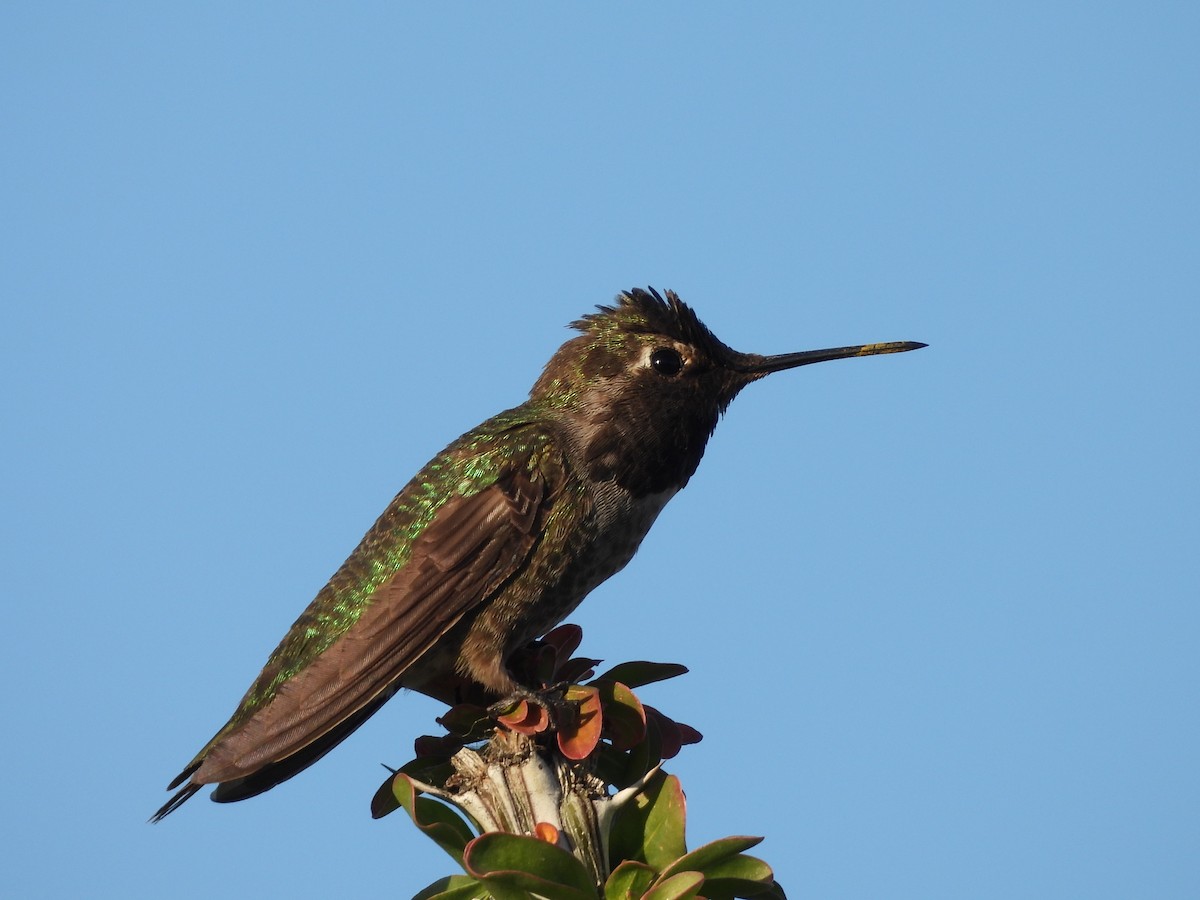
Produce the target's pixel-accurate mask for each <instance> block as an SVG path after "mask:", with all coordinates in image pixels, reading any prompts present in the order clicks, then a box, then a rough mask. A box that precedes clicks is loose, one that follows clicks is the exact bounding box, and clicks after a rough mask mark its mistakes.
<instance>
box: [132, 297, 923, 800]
mask: <svg viewBox="0 0 1200 900" xmlns="http://www.w3.org/2000/svg"><path fill="white" fill-rule="evenodd" d="M596 309H597V311H596V312H594V313H590V314H587V315H584V316H583V317H582V318H580V319H579V320H577V321H575V322H573V323H572V327H573V328H575V329H576V330H578V331H579V332H580V334H579V335H578V336H576V337H573V338H572V339H571V340H568V341H567V342H566V343H565V344H563V345H562V347H560V348H559V349H558V351H557V352H556V353H555V354H554V356H553V357H551V359H550V361H549V362H548V363H547V364H546V366H545V369H544V370H543V372H542V374H541V376H540V377H539V378H538V380H537V382H536V383H535V384H534V386H533V389H532V390H531V391H530V394H529V399H528V400H526V401H525V402H524V403H522V404H521V405H519V406H516V407H513V408H512V409H509V410H506V411H504V412H502V413H500V414H499V415H496V416H494V417H492V418H490V419H488V420H487V421H485V422H484V423H483V424H481V425H479V426H478V427H477V428H474V429H473V430H471V431H468V432H467V433H466V434H464V435H463V436H462V437H460V438H458V440H456V441H454V442H453V443H452V444H450V445H449V446H448V447H446V449H445V450H443V451H442V452H441V453H439V454H438V455H437V456H435V457H434V458H433V459H432V460H431V461H430V462H429V463H428V464H427V465H426V466H425V467H424V468H423V469H422V470H421V471H420V472H418V473H417V475H416V476H415V477H414V478H413V479H412V480H411V481H410V482H409V483H408V484H407V485H406V486H405V487H404V488H403V490H401V491H400V493H399V494H397V495H396V497H395V498H394V499H393V500H392V502H391V503H390V504H389V505H388V507H387V509H385V510H384V511H383V514H382V515H381V516H380V517H379V519H378V521H376V522H375V524H374V525H373V526H372V527H371V529H370V530H369V531H368V532H367V533H366V535H365V536H364V537H363V539H362V541H361V543H359V545H358V546H357V547H356V548H355V550H354V551H353V552H352V553H351V554H350V557H349V558H348V559H347V560H346V561H345V563H343V564H342V566H341V568H339V569H338V570H337V571H336V572H335V573H334V575H333V577H332V578H330V580H329V582H328V583H327V584H326V585H325V586H324V587H323V588H322V589H321V590H320V592H319V593H318V594H317V596H316V598H315V599H314V600H313V601H312V603H311V604H309V606H308V608H307V609H306V610H305V611H304V612H303V613H301V615H300V617H299V618H298V619H297V620H296V622H295V623H294V624H293V625H292V627H291V629H290V630H289V631H288V632H287V634H286V635H285V636H284V638H283V640H282V641H281V642H280V644H279V646H278V647H277V648H276V649H275V651H274V652H273V653H272V654H271V655H270V657H269V658H268V659H267V662H266V665H265V667H264V668H263V670H262V672H261V674H259V676H258V678H257V679H255V681H254V683H253V684H252V685H251V686H250V689H249V690H248V691H247V692H246V695H245V696H244V697H243V698H242V700H241V702H240V703H239V704H238V706H237V709H236V710H235V711H234V713H233V715H232V716H231V717H230V719H229V721H228V722H227V723H226V724H225V725H224V726H223V727H222V728H221V729H220V731H218V732H217V733H216V734H215V735H214V736H213V738H212V740H210V741H209V742H208V743H207V744H205V745H204V747H203V748H202V749H201V750H200V752H199V753H197V754H196V756H195V757H194V758H193V759H192V761H191V762H189V763H188V764H187V766H186V767H185V768H184V769H183V771H182V772H180V773H179V775H178V776H177V777H176V778H175V779H174V781H172V782H171V784H170V785H169V786H168V788H167V789H168V790H176V789H178V790H177V793H175V794H174V795H173V796H172V797H171V799H170V800H168V801H167V802H166V803H165V804H164V805H163V806H162V808H160V809H159V810H158V812H156V813H155V814H154V816H153V818H152V821H159V820H161V819H162V818H163V817H165V816H167V815H168V814H170V813H171V812H173V811H174V810H176V809H178V808H179V806H180V805H182V804H183V803H184V802H185V801H186V800H188V799H189V798H190V797H191V796H192V795H194V794H195V793H196V792H197V791H199V790H200V789H201V788H202V787H203V786H204V785H208V784H212V785H215V786H216V787H215V790H214V791H213V792H212V799H213V800H215V801H218V802H230V801H235V800H243V799H245V798H247V797H252V796H255V795H257V794H260V793H262V792H264V791H266V790H269V789H270V788H272V787H274V786H275V785H277V784H279V783H280V782H282V781H285V780H287V779H289V778H291V777H292V776H293V775H295V774H297V773H298V772H300V771H301V770H303V769H305V768H307V767H308V766H310V765H312V764H313V763H314V762H316V761H317V760H318V759H320V758H321V757H322V756H324V755H325V754H326V753H328V752H329V751H330V750H331V749H333V748H334V747H335V746H336V745H337V744H339V743H341V741H343V740H345V738H346V737H347V736H348V735H350V733H351V732H353V731H354V730H355V729H356V728H358V727H359V726H360V725H362V724H363V722H365V721H366V720H367V719H368V718H369V717H370V716H371V715H373V714H374V713H375V712H376V711H377V710H378V709H379V708H380V707H381V706H382V705H383V704H384V703H385V702H386V701H387V700H388V699H390V698H391V697H392V696H393V695H394V694H395V693H396V692H397V691H399V690H400V689H401V688H407V689H410V690H415V691H419V692H422V693H425V694H427V695H429V696H431V697H434V698H435V699H438V700H441V701H443V702H446V703H450V704H453V703H455V702H461V698H462V697H463V696H464V694H467V693H471V692H474V694H475V695H481V696H486V697H489V698H491V699H493V700H494V699H496V698H508V697H513V696H521V695H526V696H527V695H528V688H527V687H526V686H524V685H521V684H519V683H518V682H517V680H516V679H515V678H514V677H513V675H512V674H511V673H510V671H509V670H508V668H507V665H506V660H507V658H508V656H509V655H510V654H511V653H512V652H513V651H515V650H517V649H519V648H521V647H523V646H525V645H526V644H527V643H528V642H529V641H531V640H533V639H534V638H536V637H538V636H539V635H541V634H544V633H545V632H547V631H549V630H550V629H551V628H553V627H554V626H556V625H557V624H559V623H560V622H562V620H563V619H564V618H565V617H566V616H568V615H569V614H570V613H571V612H572V611H573V610H574V609H575V608H576V607H577V606H578V605H579V603H580V602H581V601H582V600H583V598H584V597H585V596H586V595H587V594H588V593H589V592H590V591H591V590H592V589H593V588H595V587H596V586H597V585H598V584H600V583H601V582H602V581H604V580H606V579H607V578H609V577H610V576H611V575H613V574H615V573H616V572H618V571H620V570H621V569H622V568H623V567H624V566H625V565H626V563H628V562H629V560H630V559H631V558H632V557H633V555H634V553H635V552H636V551H637V549H638V545H639V544H640V543H641V541H642V538H643V537H645V535H646V532H647V531H648V530H649V528H650V526H651V525H652V524H653V523H654V520H655V518H656V517H657V516H658V514H659V512H660V511H661V510H662V508H663V506H664V505H665V504H666V503H667V501H669V500H670V499H671V498H672V497H673V496H674V495H675V494H676V493H678V492H679V491H680V490H681V489H682V488H683V487H684V486H685V485H687V483H688V481H689V480H690V479H691V477H692V475H693V473H694V472H695V471H696V467H697V466H698V465H699V463H700V458H701V456H702V455H703V454H704V448H705V445H706V444H707V442H708V439H709V437H710V436H711V435H712V433H713V430H714V429H715V428H716V425H717V420H718V419H719V418H720V416H721V414H722V413H723V412H724V411H725V409H726V407H727V406H728V405H729V403H730V401H732V400H733V398H734V397H735V396H736V395H737V394H738V392H739V391H741V390H742V388H744V387H746V385H748V384H750V383H751V382H753V381H758V380H759V379H761V378H763V377H765V376H766V375H769V374H771V373H772V372H779V371H782V370H784V369H792V368H796V367H797V366H805V365H810V364H812V363H818V362H825V361H827V360H833V359H843V358H846V357H855V356H872V355H875V354H881V353H901V352H904V351H907V350H916V349H919V348H921V347H924V346H926V345H925V344H922V343H917V342H914V341H902V342H893V343H883V344H862V345H858V346H851V347H837V348H832V349H827V350H810V351H806V352H801V353H785V354H781V355H777V356H760V355H758V354H754V353H739V352H737V351H735V350H733V349H731V348H730V347H728V346H726V345H725V344H724V343H722V342H721V341H720V340H718V339H717V337H716V336H715V335H714V334H713V333H712V332H711V331H710V330H709V329H708V328H707V327H705V325H704V324H703V323H702V322H701V321H700V319H699V318H697V316H696V314H695V312H693V311H692V309H691V307H689V306H688V305H687V304H685V303H684V302H683V301H682V300H680V299H679V296H678V295H677V294H676V293H675V292H673V291H667V292H666V296H665V298H664V297H663V296H662V295H660V294H659V293H658V292H657V291H655V290H654V289H653V288H650V289H648V290H642V289H640V288H637V289H634V290H630V291H626V292H623V293H621V294H620V295H619V296H618V297H617V298H616V300H615V302H614V303H613V304H612V305H603V306H598V307H597V308H596Z"/></svg>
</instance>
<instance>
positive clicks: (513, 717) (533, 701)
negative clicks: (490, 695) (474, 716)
mask: <svg viewBox="0 0 1200 900" xmlns="http://www.w3.org/2000/svg"><path fill="white" fill-rule="evenodd" d="M567 687H568V685H567V683H566V682H562V683H560V684H552V685H549V686H547V687H544V688H539V689H532V688H526V687H520V686H518V687H517V688H516V689H515V690H514V691H512V693H510V694H509V695H508V696H507V697H505V698H504V699H503V700H499V701H497V702H496V703H493V704H492V705H491V706H489V707H488V713H489V714H490V715H491V716H492V717H493V718H495V719H497V720H498V721H500V722H501V723H503V724H504V725H505V726H507V727H508V728H511V729H512V730H513V731H519V732H521V733H523V734H537V733H539V732H542V731H545V730H547V728H550V727H553V728H555V729H556V730H557V729H558V727H559V725H560V723H563V722H570V721H571V720H572V717H573V716H574V705H573V704H572V703H571V701H569V700H567Z"/></svg>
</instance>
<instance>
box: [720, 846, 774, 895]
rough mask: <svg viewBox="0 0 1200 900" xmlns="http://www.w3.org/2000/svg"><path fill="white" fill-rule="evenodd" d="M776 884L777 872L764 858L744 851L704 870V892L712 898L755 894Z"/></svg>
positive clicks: (764, 891) (761, 892)
mask: <svg viewBox="0 0 1200 900" xmlns="http://www.w3.org/2000/svg"><path fill="white" fill-rule="evenodd" d="M774 884H775V875H774V873H773V872H772V871H771V867H770V866H768V865H767V864H766V863H765V862H763V861H762V860H761V859H758V858H757V857H754V856H747V855H746V854H744V853H742V854H739V855H737V856H730V857H727V858H726V859H724V860H721V861H720V862H718V863H714V864H712V865H710V866H708V867H707V868H705V870H704V895H705V896H706V897H709V898H711V900H732V898H734V897H755V896H757V895H759V894H763V893H766V892H767V891H768V890H770V889H771V886H772V885H774Z"/></svg>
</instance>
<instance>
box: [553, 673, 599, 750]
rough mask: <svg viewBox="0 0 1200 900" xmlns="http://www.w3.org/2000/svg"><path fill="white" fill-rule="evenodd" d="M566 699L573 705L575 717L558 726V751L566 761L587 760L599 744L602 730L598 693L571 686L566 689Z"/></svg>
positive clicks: (591, 689) (595, 690) (597, 691)
mask: <svg viewBox="0 0 1200 900" xmlns="http://www.w3.org/2000/svg"><path fill="white" fill-rule="evenodd" d="M566 699H567V701H568V702H571V703H574V704H575V716H574V721H572V722H570V723H569V724H563V725H560V726H559V729H558V749H559V750H560V751H561V752H562V755H563V756H565V757H566V758H567V759H574V760H580V759H587V758H588V757H589V756H590V755H591V753H592V751H593V750H595V749H596V744H598V743H599V742H600V734H601V732H602V731H603V728H604V713H603V709H602V707H601V706H600V691H599V690H597V689H596V688H593V687H583V686H582V685H577V684H573V685H571V686H570V687H569V688H567V695H566Z"/></svg>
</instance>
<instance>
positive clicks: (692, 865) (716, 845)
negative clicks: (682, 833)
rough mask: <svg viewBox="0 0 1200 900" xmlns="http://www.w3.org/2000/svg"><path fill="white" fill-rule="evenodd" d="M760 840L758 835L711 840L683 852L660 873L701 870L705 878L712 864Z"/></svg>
mask: <svg viewBox="0 0 1200 900" xmlns="http://www.w3.org/2000/svg"><path fill="white" fill-rule="evenodd" d="M762 840H763V839H762V838H760V837H750V836H749V835H735V836H733V837H727V838H721V839H720V840H719V841H712V842H710V843H707V844H705V845H704V846H703V847H697V848H696V849H695V850H693V851H691V852H690V853H685V854H684V855H683V856H681V857H679V859H677V860H675V861H674V862H673V863H671V864H670V865H669V866H667V867H666V868H665V869H663V871H662V873H663V875H664V876H667V877H669V876H671V875H674V874H676V873H677V872H688V871H695V872H703V873H704V875H705V877H706V878H711V877H712V868H713V867H714V866H717V865H718V864H719V863H723V862H725V860H727V859H729V858H730V857H733V856H737V855H738V854H739V853H741V852H742V851H743V850H749V849H750V848H751V847H755V846H757V845H758V844H761V843H762ZM747 858H749V857H747ZM768 871H769V870H768Z"/></svg>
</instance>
